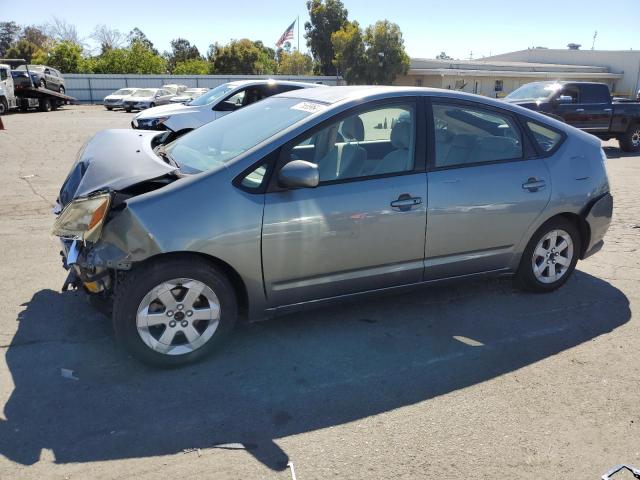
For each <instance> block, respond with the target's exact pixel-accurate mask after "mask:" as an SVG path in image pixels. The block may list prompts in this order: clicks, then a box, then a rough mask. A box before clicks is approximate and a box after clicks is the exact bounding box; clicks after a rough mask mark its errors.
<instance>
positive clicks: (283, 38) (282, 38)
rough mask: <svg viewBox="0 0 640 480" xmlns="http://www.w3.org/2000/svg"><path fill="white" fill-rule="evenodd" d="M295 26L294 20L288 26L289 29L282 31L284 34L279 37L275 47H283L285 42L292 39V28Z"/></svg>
mask: <svg viewBox="0 0 640 480" xmlns="http://www.w3.org/2000/svg"><path fill="white" fill-rule="evenodd" d="M295 24H296V20H294V21H293V23H292V24H291V25H289V28H287V29H286V30H285V31H284V33H283V34H282V35H281V36H280V38H279V39H278V41H277V42H276V47H278V48H281V47H282V45H284V42H286V41H287V40H292V39H293V27H294V25H295Z"/></svg>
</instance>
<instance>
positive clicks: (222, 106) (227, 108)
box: [213, 102, 239, 112]
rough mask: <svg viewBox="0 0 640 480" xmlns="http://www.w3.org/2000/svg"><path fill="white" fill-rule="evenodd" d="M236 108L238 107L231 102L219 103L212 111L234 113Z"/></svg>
mask: <svg viewBox="0 0 640 480" xmlns="http://www.w3.org/2000/svg"><path fill="white" fill-rule="evenodd" d="M238 108H239V106H238V105H236V104H235V103H231V102H220V103H219V104H217V105H216V106H215V107H213V109H214V110H216V111H218V112H235V111H236V110H237V109H238Z"/></svg>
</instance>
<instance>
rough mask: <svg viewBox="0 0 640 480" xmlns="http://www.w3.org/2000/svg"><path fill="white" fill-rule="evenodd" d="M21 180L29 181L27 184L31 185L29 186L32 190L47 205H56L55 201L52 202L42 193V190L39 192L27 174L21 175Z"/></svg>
mask: <svg viewBox="0 0 640 480" xmlns="http://www.w3.org/2000/svg"><path fill="white" fill-rule="evenodd" d="M19 178H20V180H24V181H25V182H27V185H29V188H30V189H31V192H32V193H33V194H34V195H35V196H36V197H39V198H41V199H42V200H43V201H44V202H45V203H46V204H47V205H49V207H51V208H53V207H55V205H54V204H53V203H51V202H50V201H49V200H47V199H46V198H45V196H44V195H42V194H41V193H40V192H38V191H37V190H36V189H35V187H34V186H33V184H32V183H31V181H29V177H27V176H21V177H19Z"/></svg>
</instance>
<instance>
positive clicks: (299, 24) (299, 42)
mask: <svg viewBox="0 0 640 480" xmlns="http://www.w3.org/2000/svg"><path fill="white" fill-rule="evenodd" d="M298 53H300V15H298Z"/></svg>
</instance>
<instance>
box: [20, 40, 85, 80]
mask: <svg viewBox="0 0 640 480" xmlns="http://www.w3.org/2000/svg"><path fill="white" fill-rule="evenodd" d="M32 61H34V62H35V63H42V64H45V65H49V66H50V67H54V68H57V69H58V70H60V71H61V72H62V73H78V72H80V66H81V64H82V47H81V46H80V45H77V44H76V43H72V42H69V41H66V40H64V41H62V42H58V43H56V44H55V45H54V46H53V48H52V49H51V51H49V52H47V53H45V52H42V53H39V54H37V55H34V57H33V58H32Z"/></svg>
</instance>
